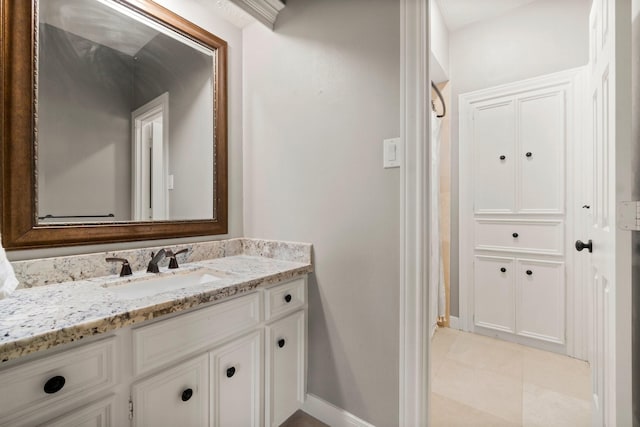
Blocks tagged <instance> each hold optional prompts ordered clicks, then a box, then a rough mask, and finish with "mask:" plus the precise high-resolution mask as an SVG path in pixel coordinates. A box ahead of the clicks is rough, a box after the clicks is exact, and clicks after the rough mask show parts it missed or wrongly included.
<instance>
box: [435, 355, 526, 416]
mask: <svg viewBox="0 0 640 427" xmlns="http://www.w3.org/2000/svg"><path fill="white" fill-rule="evenodd" d="M431 389H432V391H433V392H434V393H438V394H440V395H442V396H444V397H447V398H449V399H451V400H455V401H457V402H459V403H461V404H463V405H466V406H470V407H472V408H475V409H477V410H479V411H482V412H486V413H489V414H491V415H494V416H499V417H501V418H503V419H505V420H507V421H511V422H516V423H519V422H520V421H521V420H522V381H521V380H516V379H514V378H513V377H510V376H508V375H503V374H500V373H497V372H493V371H490V370H487V369H481V368H473V367H470V366H468V365H465V364H462V363H459V362H457V361H455V360H451V359H449V358H448V357H445V360H444V361H443V362H442V364H441V366H440V368H439V370H438V372H437V373H436V374H435V375H434V377H433V382H432V384H431Z"/></svg>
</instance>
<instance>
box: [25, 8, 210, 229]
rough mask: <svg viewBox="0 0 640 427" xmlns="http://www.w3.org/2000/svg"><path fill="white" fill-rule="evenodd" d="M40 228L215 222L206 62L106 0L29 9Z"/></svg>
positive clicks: (161, 29)
mask: <svg viewBox="0 0 640 427" xmlns="http://www.w3.org/2000/svg"><path fill="white" fill-rule="evenodd" d="M35 53H36V63H37V65H36V66H37V74H36V76H37V77H36V83H37V85H36V111H37V114H36V117H37V118H36V129H37V132H36V153H37V155H36V171H37V193H36V194H37V201H36V206H37V217H38V223H39V224H51V223H54V224H70V225H73V224H74V223H75V224H77V223H104V222H108V223H111V222H132V221H168V220H171V221H173V220H199V219H212V218H215V214H216V212H215V209H214V206H215V204H214V200H216V194H215V188H216V186H215V185H216V183H215V176H216V173H215V157H214V153H215V140H214V130H215V123H214V117H215V112H214V97H215V93H214V91H215V81H216V76H215V62H216V51H215V50H213V49H211V48H209V47H207V46H204V45H202V44H200V43H198V42H197V41H195V40H193V39H191V38H188V37H186V36H184V35H182V34H181V33H178V32H176V31H174V30H172V29H170V28H167V27H165V26H164V25H161V24H160V23H158V22H156V21H155V20H152V19H150V18H148V17H146V16H144V15H142V14H140V13H137V12H135V11H134V10H132V9H130V8H129V7H126V6H124V5H123V4H121V3H119V2H115V1H111V0H40V1H39V2H38V46H37V49H36V52H35Z"/></svg>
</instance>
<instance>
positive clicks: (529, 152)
mask: <svg viewBox="0 0 640 427" xmlns="http://www.w3.org/2000/svg"><path fill="white" fill-rule="evenodd" d="M525 156H527V157H531V156H533V154H532V153H531V151H528V152H527V154H525Z"/></svg>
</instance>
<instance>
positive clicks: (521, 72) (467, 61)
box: [449, 0, 591, 316]
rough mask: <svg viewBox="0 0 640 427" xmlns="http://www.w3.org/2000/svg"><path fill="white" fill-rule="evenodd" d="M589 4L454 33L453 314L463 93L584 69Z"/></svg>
mask: <svg viewBox="0 0 640 427" xmlns="http://www.w3.org/2000/svg"><path fill="white" fill-rule="evenodd" d="M590 7H591V1H590V0H562V1H558V0H537V1H535V2H533V3H530V4H528V5H525V6H522V7H520V8H517V9H513V10H511V11H509V12H508V13H506V14H504V15H501V16H498V17H495V18H492V19H488V20H485V21H480V22H477V23H475V24H471V25H469V26H467V27H464V28H461V29H460V30H458V31H455V32H453V33H451V34H450V39H449V41H450V47H451V51H450V75H451V90H452V102H451V103H452V105H451V107H452V108H451V109H450V111H451V133H452V146H451V161H452V167H451V177H452V182H451V186H452V188H451V215H452V218H451V314H452V315H453V316H458V315H459V310H458V298H459V293H458V289H459V283H458V257H457V254H458V239H459V236H458V178H457V177H458V173H459V172H460V173H464V171H459V170H458V127H459V122H458V95H460V94H462V93H466V92H470V91H474V90H478V89H482V88H487V87H492V86H496V85H500V84H505V83H510V82H516V81H519V80H523V79H526V78H531V77H536V76H540V75H544V74H549V73H553V72H556V71H561V70H566V69H569V68H574V67H578V66H581V65H585V64H586V63H587V61H588V47H589V37H588V29H589V25H588V22H589V9H590Z"/></svg>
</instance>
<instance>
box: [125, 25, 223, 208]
mask: <svg viewBox="0 0 640 427" xmlns="http://www.w3.org/2000/svg"><path fill="white" fill-rule="evenodd" d="M134 64H135V66H134V90H135V92H134V109H135V108H138V107H141V106H142V105H144V104H146V103H147V102H149V101H151V100H153V99H154V98H156V97H158V96H160V95H162V94H163V93H164V92H169V153H168V155H169V174H173V176H174V189H173V190H170V191H169V218H170V219H173V220H178V219H202V218H212V217H213V191H214V186H213V182H214V181H213V179H214V178H213V145H212V141H213V127H211V126H206V125H205V124H206V123H210V122H211V117H213V107H212V105H213V81H212V79H211V71H212V70H213V57H211V56H207V55H205V54H203V53H201V52H199V51H197V50H195V49H193V48H192V47H190V46H187V45H185V44H184V43H181V42H179V41H177V40H175V39H174V38H171V37H169V36H166V35H164V34H158V35H157V36H156V37H154V38H153V39H152V40H151V41H150V42H149V43H147V44H146V45H145V46H144V47H143V48H142V49H140V51H139V52H138V53H137V54H136V59H135V61H134Z"/></svg>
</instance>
